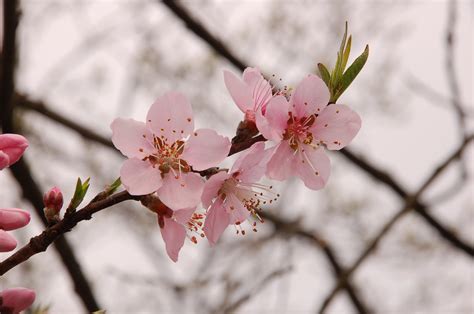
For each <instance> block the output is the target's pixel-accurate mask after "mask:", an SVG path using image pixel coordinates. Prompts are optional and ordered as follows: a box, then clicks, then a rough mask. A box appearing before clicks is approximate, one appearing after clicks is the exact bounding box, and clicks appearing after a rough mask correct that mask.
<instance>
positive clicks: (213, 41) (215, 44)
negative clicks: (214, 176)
mask: <svg viewBox="0 0 474 314" xmlns="http://www.w3.org/2000/svg"><path fill="white" fill-rule="evenodd" d="M162 2H163V4H164V5H166V6H167V7H168V8H169V9H170V10H171V11H172V12H173V13H174V14H175V15H176V16H177V17H178V18H179V19H181V20H182V21H183V22H184V23H185V24H186V26H187V27H188V29H189V30H190V31H191V32H193V33H194V34H196V35H197V36H198V37H199V38H201V39H202V40H203V41H204V42H206V43H207V44H208V45H209V46H210V47H211V48H212V49H214V51H215V52H216V53H218V54H219V55H221V56H222V57H224V58H226V59H227V60H228V61H229V62H230V63H232V64H233V65H234V66H236V67H237V68H238V69H240V70H241V71H243V70H244V69H245V67H246V66H245V65H246V64H248V62H245V61H244V60H242V59H241V58H239V57H237V56H236V55H234V54H233V53H232V52H231V51H230V50H229V49H228V48H226V46H225V44H224V43H222V41H220V40H218V39H217V38H216V37H214V36H213V35H212V34H211V32H209V31H208V30H207V29H206V28H205V27H204V26H203V25H202V24H201V23H200V22H199V21H197V20H196V19H195V18H193V17H192V16H191V15H190V14H189V13H188V12H187V10H186V9H185V8H184V7H183V6H181V5H180V4H179V3H178V2H177V1H173V0H163V1H162ZM341 152H342V155H343V156H344V157H346V158H347V159H348V160H349V161H350V162H352V163H353V164H354V165H356V166H358V167H359V168H360V169H362V170H363V171H364V172H366V173H367V174H368V175H370V176H371V177H373V178H374V179H376V180H377V181H379V182H381V183H384V184H385V185H387V186H388V187H390V188H391V189H392V190H393V191H394V192H395V193H396V194H398V195H399V196H400V197H401V198H405V197H406V196H407V195H408V192H407V191H406V189H404V188H403V187H402V186H401V185H400V184H399V183H398V182H396V181H395V180H394V179H393V177H392V176H390V175H389V174H388V173H386V172H384V171H382V170H380V169H378V168H376V167H375V166H373V165H372V164H370V163H368V162H367V161H365V160H363V159H362V158H359V157H357V156H356V155H354V154H353V153H351V152H350V151H349V150H348V149H343V150H341ZM426 208H427V207H426V205H424V204H416V206H415V211H416V213H417V214H419V215H420V216H421V217H422V218H423V219H424V220H425V222H426V223H428V224H429V225H430V226H431V227H433V228H434V229H436V231H438V233H439V235H440V236H441V237H442V238H444V239H445V240H447V241H448V242H450V243H451V244H452V245H453V246H454V247H456V248H458V249H460V250H462V251H464V252H466V253H468V251H469V249H472V247H470V246H469V245H468V244H466V243H464V242H463V241H462V240H461V239H459V238H458V237H456V235H455V234H453V233H452V232H451V231H450V230H448V228H446V227H444V226H443V225H442V224H441V223H440V222H439V221H438V220H437V219H436V218H435V217H433V216H432V215H430V214H429V213H428V212H427V211H426ZM466 249H467V250H466Z"/></svg>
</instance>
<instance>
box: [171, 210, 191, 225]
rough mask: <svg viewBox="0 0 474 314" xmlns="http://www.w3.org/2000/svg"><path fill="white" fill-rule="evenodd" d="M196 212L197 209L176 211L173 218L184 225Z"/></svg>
mask: <svg viewBox="0 0 474 314" xmlns="http://www.w3.org/2000/svg"><path fill="white" fill-rule="evenodd" d="M195 210H196V207H193V208H184V209H179V210H175V211H173V218H174V219H175V220H176V221H177V222H178V223H180V224H182V225H184V224H186V223H187V222H188V221H189V219H191V217H192V216H193V214H194V211H195Z"/></svg>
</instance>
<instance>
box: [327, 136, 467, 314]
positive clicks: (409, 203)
mask: <svg viewBox="0 0 474 314" xmlns="http://www.w3.org/2000/svg"><path fill="white" fill-rule="evenodd" d="M473 139H474V135H471V136H469V137H467V138H465V140H464V141H463V143H462V144H461V145H460V146H459V147H458V149H456V150H455V151H454V153H452V154H451V155H450V156H449V157H448V158H447V159H446V160H444V161H443V162H442V163H441V164H440V165H439V166H438V167H436V169H435V170H434V171H433V173H432V174H431V175H430V176H429V177H428V179H427V180H426V181H425V182H424V183H423V184H422V185H421V186H420V188H419V189H418V191H417V192H415V193H414V194H413V195H409V196H407V197H406V201H405V204H404V205H403V207H402V208H401V209H400V210H399V211H398V212H397V213H396V214H395V215H394V216H393V217H392V218H391V219H390V220H389V221H388V222H387V223H386V224H385V225H384V226H383V227H382V229H381V230H380V231H379V233H378V234H377V235H376V236H375V237H374V238H373V239H372V241H370V243H369V244H368V245H367V247H366V248H365V250H364V251H363V252H362V254H361V255H360V256H359V257H358V258H357V260H356V261H355V262H354V264H353V265H352V266H351V267H350V268H349V269H348V270H347V271H346V272H345V273H343V274H342V275H341V276H340V277H339V280H338V282H337V284H336V286H335V287H334V288H333V289H332V290H331V292H330V293H329V294H328V296H327V297H326V298H325V300H324V302H323V304H322V305H321V308H320V310H319V313H324V312H325V311H326V309H327V308H328V306H329V305H330V303H331V302H332V300H334V297H335V296H336V295H337V293H338V292H339V291H340V290H341V289H342V288H344V286H346V285H347V283H348V279H349V278H350V276H351V275H352V274H353V273H354V272H355V271H356V270H357V269H358V268H359V267H360V265H362V263H363V262H364V261H365V260H366V259H367V257H369V256H370V254H371V253H372V252H373V250H374V249H375V248H376V247H377V246H378V244H379V243H380V241H381V240H382V238H384V237H385V235H387V234H388V232H389V231H390V230H391V228H392V227H393V226H394V225H395V224H396V223H397V222H398V221H399V220H400V218H402V217H403V216H404V215H405V214H406V213H408V212H410V211H411V210H412V209H416V205H417V204H418V203H419V201H418V200H419V199H420V198H421V196H422V194H423V193H424V192H425V191H426V189H428V187H429V186H430V185H431V184H432V183H433V182H435V180H436V179H437V178H438V177H439V176H440V175H441V174H442V173H443V172H444V171H445V170H446V168H447V167H448V166H449V165H450V164H451V163H452V162H453V161H455V160H457V159H460V158H461V155H462V153H463V152H464V150H465V149H466V147H467V146H468V144H469V143H470V142H471V141H472V140H473ZM469 253H470V255H471V256H473V255H474V252H473V250H472V249H471V251H470V252H469Z"/></svg>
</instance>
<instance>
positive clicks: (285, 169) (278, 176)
mask: <svg viewBox="0 0 474 314" xmlns="http://www.w3.org/2000/svg"><path fill="white" fill-rule="evenodd" d="M272 151H273V152H272V156H271V158H270V161H269V162H268V164H267V171H266V175H267V177H269V178H270V179H273V180H278V181H283V180H286V179H288V178H289V177H291V176H293V175H295V174H296V169H295V162H294V161H295V158H296V155H295V151H294V150H293V149H292V148H291V147H290V145H289V144H288V141H282V142H280V144H278V145H276V146H275V147H274V148H272Z"/></svg>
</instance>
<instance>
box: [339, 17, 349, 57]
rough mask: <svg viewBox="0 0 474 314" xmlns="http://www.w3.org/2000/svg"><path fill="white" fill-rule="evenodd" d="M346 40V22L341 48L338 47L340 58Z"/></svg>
mask: <svg viewBox="0 0 474 314" xmlns="http://www.w3.org/2000/svg"><path fill="white" fill-rule="evenodd" d="M346 39H347V21H346V26H345V29H344V36H342V42H341V47H339V54H340V55H341V56H342V55H343V54H344V47H345V46H346Z"/></svg>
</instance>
